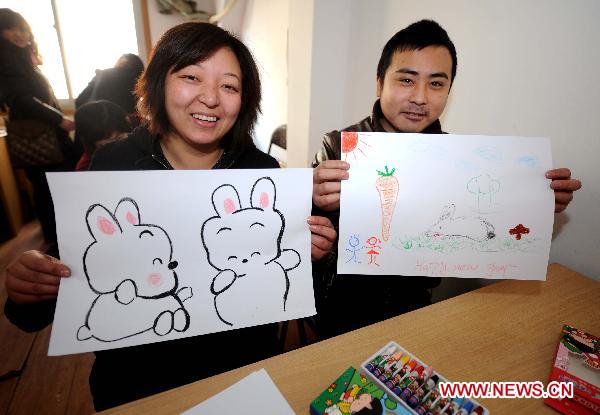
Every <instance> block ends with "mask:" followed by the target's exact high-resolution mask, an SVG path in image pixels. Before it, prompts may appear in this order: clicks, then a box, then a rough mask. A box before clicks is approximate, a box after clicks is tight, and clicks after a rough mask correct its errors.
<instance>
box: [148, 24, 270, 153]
mask: <svg viewBox="0 0 600 415" xmlns="http://www.w3.org/2000/svg"><path fill="white" fill-rule="evenodd" d="M221 48H229V49H231V51H232V52H233V53H234V55H235V56H236V58H237V60H238V63H239V64H240V69H241V72H242V91H241V93H242V96H241V101H242V102H241V107H240V112H239V114H238V117H237V120H236V121H235V123H234V125H233V127H232V128H231V130H229V132H228V133H227V134H226V135H225V136H224V137H223V139H222V141H221V146H222V147H223V148H225V149H226V150H227V151H229V152H231V153H237V152H239V151H242V150H243V149H247V148H252V147H254V143H253V141H252V132H253V130H254V124H255V122H256V118H257V117H258V114H259V113H260V99H261V90H260V78H259V75H258V68H257V67H256V63H255V62H254V59H253V57H252V54H251V53H250V51H249V50H248V48H247V47H246V45H244V44H243V43H242V42H241V41H240V40H239V39H237V38H236V37H235V36H233V35H232V34H230V33H229V32H227V31H226V30H223V29H221V28H220V27H218V26H215V25H212V24H210V23H193V22H190V23H183V24H180V25H178V26H175V27H173V28H171V29H170V30H168V31H167V32H166V33H165V34H164V35H163V36H162V37H161V38H160V40H159V41H158V44H157V45H156V47H155V48H154V50H153V51H152V56H151V58H150V62H149V63H148V67H147V68H146V70H145V71H144V73H143V75H142V76H141V77H140V79H139V80H138V83H137V85H136V93H137V95H138V96H139V97H140V104H139V110H140V113H141V115H142V117H143V118H145V119H146V120H147V123H148V128H149V130H150V132H151V133H152V134H166V133H168V132H169V131H171V129H172V126H171V125H170V123H169V119H168V116H167V111H166V108H165V83H166V77H167V75H168V74H169V73H171V72H176V71H179V70H181V69H183V68H185V67H186V66H189V65H193V64H195V63H198V62H202V61H204V60H206V59H208V58H210V57H211V56H212V55H213V54H214V53H215V52H217V51H218V50H219V49H221Z"/></svg>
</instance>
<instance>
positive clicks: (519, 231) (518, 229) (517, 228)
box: [508, 223, 529, 241]
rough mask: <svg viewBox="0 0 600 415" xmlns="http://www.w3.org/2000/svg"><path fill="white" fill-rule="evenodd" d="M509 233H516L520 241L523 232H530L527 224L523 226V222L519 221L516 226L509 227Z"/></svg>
mask: <svg viewBox="0 0 600 415" xmlns="http://www.w3.org/2000/svg"><path fill="white" fill-rule="evenodd" d="M508 233H509V234H510V235H515V238H517V241H520V240H521V235H522V234H528V233H529V228H526V227H525V226H523V224H521V223H519V224H518V225H517V226H515V227H514V228H512V229H509V231H508Z"/></svg>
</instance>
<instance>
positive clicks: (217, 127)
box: [165, 47, 242, 150]
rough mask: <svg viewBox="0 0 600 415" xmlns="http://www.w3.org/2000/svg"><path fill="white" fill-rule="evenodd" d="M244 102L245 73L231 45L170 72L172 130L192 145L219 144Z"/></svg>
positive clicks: (167, 103) (168, 89) (167, 93)
mask: <svg viewBox="0 0 600 415" xmlns="http://www.w3.org/2000/svg"><path fill="white" fill-rule="evenodd" d="M241 104H242V73H241V69H240V65H239V63H238V60H237V58H236V56H235V55H234V53H233V52H232V51H231V49H229V48H225V47H224V48H221V49H219V50H218V51H216V52H215V53H214V54H213V55H212V56H211V57H209V58H208V59H206V60H204V61H202V62H198V63H196V64H194V65H190V66H187V67H185V68H183V69H181V70H179V71H177V72H171V73H169V74H168V75H167V78H166V83H165V107H166V110H167V115H168V117H169V122H170V124H171V128H172V131H173V132H172V133H171V134H172V135H174V137H173V138H175V139H181V140H184V141H185V142H186V143H187V144H189V145H191V146H193V147H196V148H199V149H201V150H202V149H207V150H211V149H213V148H214V147H215V145H216V146H218V144H219V142H220V140H221V138H223V136H225V134H227V132H228V131H229V130H230V129H231V127H232V126H233V125H234V124H235V121H236V120H237V117H238V114H239V112H240V107H241Z"/></svg>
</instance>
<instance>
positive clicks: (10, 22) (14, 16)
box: [0, 7, 31, 32]
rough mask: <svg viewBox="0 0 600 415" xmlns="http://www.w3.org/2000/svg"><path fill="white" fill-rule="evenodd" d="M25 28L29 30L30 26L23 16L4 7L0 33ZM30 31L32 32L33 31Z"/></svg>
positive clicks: (0, 15) (0, 14)
mask: <svg viewBox="0 0 600 415" xmlns="http://www.w3.org/2000/svg"><path fill="white" fill-rule="evenodd" d="M23 26H24V27H26V28H27V29H29V24H27V21H26V20H25V18H23V16H21V15H20V14H19V13H17V12H15V11H13V10H11V9H7V8H4V7H3V8H0V32H3V31H4V30H7V29H14V28H15V27H23ZM29 31H30V32H31V30H29Z"/></svg>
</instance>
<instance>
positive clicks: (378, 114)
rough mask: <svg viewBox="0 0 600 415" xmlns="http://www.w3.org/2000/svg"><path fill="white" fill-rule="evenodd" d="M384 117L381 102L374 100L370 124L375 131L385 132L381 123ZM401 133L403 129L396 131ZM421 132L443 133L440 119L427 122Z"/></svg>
mask: <svg viewBox="0 0 600 415" xmlns="http://www.w3.org/2000/svg"><path fill="white" fill-rule="evenodd" d="M382 118H384V115H383V111H382V110H381V103H380V101H379V100H377V101H375V104H373V111H372V114H371V124H373V130H374V131H377V132H385V131H386V130H385V128H383V125H381V119H382ZM398 132H399V133H402V132H403V131H398ZM421 133H422V134H445V133H444V131H442V124H441V123H440V120H439V119H438V120H435V121H434V122H432V123H431V124H429V125H428V126H427V127H426V128H425V129H424V130H423V131H421Z"/></svg>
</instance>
